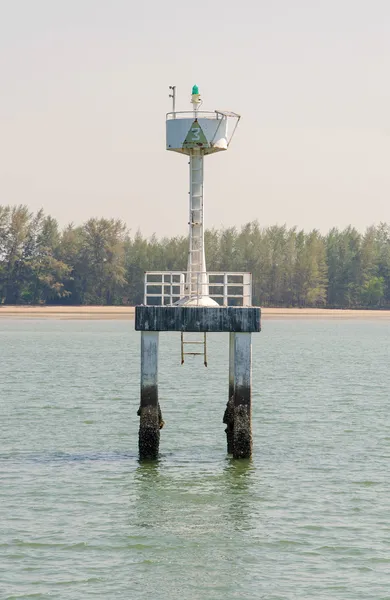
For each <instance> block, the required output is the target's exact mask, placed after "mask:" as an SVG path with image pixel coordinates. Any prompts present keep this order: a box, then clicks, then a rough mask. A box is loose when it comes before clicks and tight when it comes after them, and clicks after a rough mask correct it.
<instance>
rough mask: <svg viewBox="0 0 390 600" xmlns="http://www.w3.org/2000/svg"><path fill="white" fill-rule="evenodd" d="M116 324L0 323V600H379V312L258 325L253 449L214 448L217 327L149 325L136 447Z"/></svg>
mask: <svg viewBox="0 0 390 600" xmlns="http://www.w3.org/2000/svg"><path fill="white" fill-rule="evenodd" d="M133 327H134V325H133V323H132V322H131V321H51V320H47V321H44V320H42V321H41V320H35V321H34V320H33V321H24V320H1V321H0V350H1V354H0V355H1V368H0V598H1V600H5V599H7V600H11V598H12V599H16V598H17V599H24V600H27V599H31V600H32V599H34V600H38V599H45V598H48V599H49V598H50V599H51V600H52V599H57V598H58V599H61V600H68V599H69V600H85V599H89V598H94V599H99V600H100V599H101V600H122V599H126V600H138V599H145V600H149V599H155V600H175V599H180V600H222V599H223V600H235V599H240V600H244V599H245V600H253V599H264V600H287V599H288V600H290V599H291V600H292V599H294V600H295V599H296V600H314V599H318V600H319V599H321V600H333V599H334V600H344V599H350V600H360V599H361V600H370V599H372V600H384V599H389V598H390V485H389V461H390V416H389V412H390V411H389V409H390V402H389V395H390V322H387V321H385V322H380V321H377V322H376V321H374V322H365V321H359V322H356V321H332V320H323V321H311V320H295V321H290V320H286V321H266V322H264V325H263V332H262V333H261V334H257V335H255V336H254V340H253V342H254V344H253V360H254V368H253V385H254V388H253V430H254V457H253V460H252V461H251V462H247V461H242V462H234V461H232V460H231V459H230V458H228V457H227V456H226V444H225V434H224V425H223V424H222V416H223V412H224V409H225V404H226V401H227V384H228V381H227V364H228V363H227V361H228V337H227V335H224V334H214V335H210V341H209V368H208V369H205V368H204V367H203V365H202V363H201V361H200V360H197V359H196V358H195V359H191V360H188V362H186V364H185V365H184V366H182V367H181V366H180V339H179V336H178V334H171V333H167V334H162V335H161V345H160V351H161V354H160V399H161V406H162V410H163V417H164V420H165V422H166V426H165V428H164V429H163V431H162V435H161V448H160V449H161V458H160V460H159V461H158V462H157V463H149V464H140V463H139V462H138V459H137V431H138V418H137V415H136V412H137V408H138V401H139V342H140V340H139V335H138V334H137V333H135V332H134V331H133Z"/></svg>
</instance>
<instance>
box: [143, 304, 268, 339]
mask: <svg viewBox="0 0 390 600" xmlns="http://www.w3.org/2000/svg"><path fill="white" fill-rule="evenodd" d="M135 329H136V330H137V331H199V332H201V331H206V332H208V331H210V332H211V331H214V332H227V333H239V332H242V333H254V332H257V331H260V330H261V310H260V308H256V307H241V306H237V307H236V306H228V307H224V306H218V307H214V306H212V307H209V306H208V307H205V306H136V307H135Z"/></svg>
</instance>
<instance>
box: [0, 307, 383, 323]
mask: <svg viewBox="0 0 390 600" xmlns="http://www.w3.org/2000/svg"><path fill="white" fill-rule="evenodd" d="M261 312H262V317H263V319H264V320H269V319H361V320H364V319H370V320H372V319H381V320H383V319H390V310H349V309H345V310H344V309H334V310H332V309H325V308H263V309H262V311H261ZM134 313H135V308H134V307H133V306H0V319H1V318H8V319H78V320H81V319H85V320H96V319H100V320H104V319H115V320H132V319H134Z"/></svg>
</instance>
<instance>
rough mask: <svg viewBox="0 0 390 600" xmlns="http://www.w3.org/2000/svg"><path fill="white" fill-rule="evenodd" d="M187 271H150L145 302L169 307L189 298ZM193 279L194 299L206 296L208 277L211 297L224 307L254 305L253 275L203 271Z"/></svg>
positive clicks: (192, 296)
mask: <svg viewBox="0 0 390 600" xmlns="http://www.w3.org/2000/svg"><path fill="white" fill-rule="evenodd" d="M186 275H187V274H186V272H182V271H147V272H146V273H145V287H144V304H145V305H149V306H150V305H157V306H169V305H173V304H175V303H176V302H178V301H179V300H181V299H183V298H185V297H186ZM194 275H195V276H196V283H195V285H194V283H193V281H192V285H191V289H192V294H191V298H195V299H196V298H198V299H200V298H202V296H204V294H203V293H202V291H203V290H204V288H205V284H204V281H205V278H206V280H207V286H208V290H209V293H208V295H209V296H210V298H212V299H213V300H215V301H216V302H218V304H220V305H221V306H251V305H252V274H251V273H228V272H209V273H205V272H199V273H192V276H193V277H194Z"/></svg>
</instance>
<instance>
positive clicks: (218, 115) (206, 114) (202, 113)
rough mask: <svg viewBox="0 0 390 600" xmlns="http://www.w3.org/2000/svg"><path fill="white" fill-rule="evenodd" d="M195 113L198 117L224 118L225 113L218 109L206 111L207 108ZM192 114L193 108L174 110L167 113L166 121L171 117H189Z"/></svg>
mask: <svg viewBox="0 0 390 600" xmlns="http://www.w3.org/2000/svg"><path fill="white" fill-rule="evenodd" d="M196 115H197V116H199V118H200V119H218V120H221V119H224V118H226V117H225V114H224V113H221V112H218V111H216V110H215V111H214V112H212V111H207V110H198V111H197V112H196ZM193 116H194V111H193V110H180V111H175V112H169V113H167V121H169V120H171V119H190V118H191V117H193Z"/></svg>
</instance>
